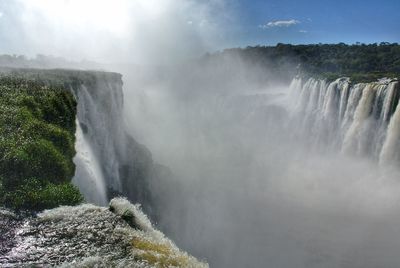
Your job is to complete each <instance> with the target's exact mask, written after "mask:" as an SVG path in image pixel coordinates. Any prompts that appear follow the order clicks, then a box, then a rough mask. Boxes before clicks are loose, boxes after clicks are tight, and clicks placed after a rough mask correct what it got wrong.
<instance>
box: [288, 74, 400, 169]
mask: <svg viewBox="0 0 400 268" xmlns="http://www.w3.org/2000/svg"><path fill="white" fill-rule="evenodd" d="M290 88H291V94H290V99H291V102H292V103H295V108H294V109H293V113H292V118H293V120H295V121H297V122H300V123H299V124H300V126H299V131H298V132H297V133H296V135H302V136H304V137H305V138H306V139H307V140H308V141H309V142H310V143H316V144H318V148H320V147H321V146H319V145H321V144H325V146H323V147H324V148H326V147H328V148H335V149H336V150H337V149H339V150H340V151H342V152H343V153H345V154H354V155H359V156H369V157H371V158H374V159H377V160H379V162H380V163H381V164H382V163H387V162H391V161H393V160H395V159H398V158H399V150H397V143H398V140H399V139H400V129H399V124H400V122H399V121H400V115H399V114H400V111H399V110H400V109H399V108H398V107H397V109H396V106H398V105H397V104H398V102H399V95H400V92H399V91H400V89H399V83H398V81H397V80H390V79H382V80H380V81H378V82H373V83H361V84H356V85H352V84H351V82H350V80H349V79H348V78H340V79H337V80H336V81H333V82H331V83H326V82H325V81H324V80H317V79H314V78H310V79H308V80H307V81H306V82H304V83H303V82H302V80H301V79H300V78H295V79H294V80H293V81H292V83H291V86H290Z"/></svg>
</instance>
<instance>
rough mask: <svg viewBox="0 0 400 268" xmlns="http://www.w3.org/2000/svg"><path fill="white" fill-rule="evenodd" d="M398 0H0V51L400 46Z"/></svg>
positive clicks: (158, 57)
mask: <svg viewBox="0 0 400 268" xmlns="http://www.w3.org/2000/svg"><path fill="white" fill-rule="evenodd" d="M399 10H400V0H381V1H373V0H347V1H345V0H0V54H3V53H6V54H24V55H28V56H34V55H36V54H46V55H54V56H61V57H65V58H71V59H89V60H95V61H106V62H110V61H113V62H114V61H118V62H138V63H142V62H145V63H151V62H158V63H159V62H171V61H180V60H185V59H187V58H193V57H197V56H199V55H202V54H204V53H205V52H213V51H216V50H221V49H224V48H229V47H239V46H240V47H246V46H249V45H275V44H277V43H292V44H310V43H339V42H344V43H350V44H352V43H356V42H361V43H375V42H378V43H380V42H383V41H385V42H398V43H400V15H399Z"/></svg>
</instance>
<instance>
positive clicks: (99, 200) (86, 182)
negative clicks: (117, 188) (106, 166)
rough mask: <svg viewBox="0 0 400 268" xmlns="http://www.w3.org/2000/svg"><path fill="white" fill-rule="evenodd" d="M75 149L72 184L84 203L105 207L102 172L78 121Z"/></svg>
mask: <svg viewBox="0 0 400 268" xmlns="http://www.w3.org/2000/svg"><path fill="white" fill-rule="evenodd" d="M75 149H76V151H77V154H76V156H75V158H74V163H75V166H76V169H75V176H74V178H73V183H74V184H75V185H77V186H78V187H79V189H80V190H81V192H82V194H83V195H84V196H85V199H86V201H88V202H90V203H95V204H99V205H106V204H107V201H108V200H107V193H106V186H105V179H104V176H103V172H102V170H101V166H100V163H99V161H98V159H97V157H96V155H95V154H94V152H93V150H92V147H91V145H90V143H89V142H88V140H87V138H86V137H85V135H84V133H83V131H82V127H81V125H80V123H79V121H78V120H76V143H75Z"/></svg>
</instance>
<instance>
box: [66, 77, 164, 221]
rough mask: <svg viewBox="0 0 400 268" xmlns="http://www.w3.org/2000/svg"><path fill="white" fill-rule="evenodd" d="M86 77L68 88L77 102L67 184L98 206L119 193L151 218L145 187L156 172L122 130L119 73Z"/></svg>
mask: <svg viewBox="0 0 400 268" xmlns="http://www.w3.org/2000/svg"><path fill="white" fill-rule="evenodd" d="M92 75H93V77H90V79H87V77H85V79H82V80H81V81H80V83H77V84H73V85H72V86H71V88H70V90H71V91H72V92H73V94H74V95H75V97H76V99H77V101H78V107H77V132H76V138H77V143H76V151H77V155H76V157H75V159H74V161H75V164H76V172H75V177H74V179H73V181H74V182H75V184H76V185H77V186H78V187H79V188H80V190H81V192H82V193H83V194H84V197H85V199H86V200H87V201H89V202H93V203H95V204H98V205H104V204H106V203H107V202H108V201H109V200H110V199H111V198H112V197H114V196H118V195H123V196H126V197H127V198H128V199H129V200H131V201H132V202H135V203H136V202H137V203H141V204H143V209H144V210H145V211H146V210H147V211H146V212H147V213H149V214H151V212H150V211H148V209H149V208H150V207H151V196H150V190H149V186H148V184H149V179H150V178H151V177H157V171H158V170H157V168H156V167H155V165H154V164H153V161H152V158H151V154H150V152H149V151H148V150H147V149H146V148H145V147H144V146H143V145H141V144H139V143H137V142H136V141H135V140H134V139H133V138H132V137H131V136H130V135H129V134H128V133H127V131H126V127H125V124H124V120H123V116H122V114H123V92H122V79H121V75H119V74H115V73H101V72H96V73H93V74H92Z"/></svg>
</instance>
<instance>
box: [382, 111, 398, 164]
mask: <svg viewBox="0 0 400 268" xmlns="http://www.w3.org/2000/svg"><path fill="white" fill-rule="evenodd" d="M399 145H400V105H397V108H396V112H395V113H394V115H393V117H392V119H391V120H390V123H389V127H388V134H387V138H386V140H385V143H384V144H383V148H382V151H381V154H380V157H379V161H380V162H379V163H380V164H381V165H385V164H389V163H396V161H399V160H400V159H399V151H400V147H399Z"/></svg>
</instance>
